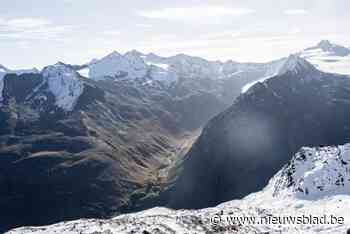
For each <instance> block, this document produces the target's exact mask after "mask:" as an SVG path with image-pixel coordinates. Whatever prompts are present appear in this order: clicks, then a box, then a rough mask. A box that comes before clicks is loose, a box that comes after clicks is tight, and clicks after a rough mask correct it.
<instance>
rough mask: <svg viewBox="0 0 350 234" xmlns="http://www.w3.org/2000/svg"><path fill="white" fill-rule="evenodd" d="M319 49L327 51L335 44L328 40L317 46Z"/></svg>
mask: <svg viewBox="0 0 350 234" xmlns="http://www.w3.org/2000/svg"><path fill="white" fill-rule="evenodd" d="M317 47H318V48H320V49H323V50H325V51H327V50H329V49H331V48H332V47H333V44H332V43H331V42H330V41H328V40H322V41H320V42H319V43H318V44H317Z"/></svg>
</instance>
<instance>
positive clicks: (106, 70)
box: [89, 52, 147, 80]
mask: <svg viewBox="0 0 350 234" xmlns="http://www.w3.org/2000/svg"><path fill="white" fill-rule="evenodd" d="M89 68H90V69H89V77H91V78H93V79H95V80H100V79H103V78H104V77H106V76H110V77H126V78H132V79H133V78H143V77H145V76H146V75H147V64H146V63H145V62H144V61H143V59H142V58H141V57H140V56H139V55H137V54H135V53H132V52H129V53H126V54H125V55H121V54H119V53H118V52H113V53H111V54H109V55H107V56H106V57H104V58H102V59H100V60H98V61H95V62H94V63H92V64H90V65H89Z"/></svg>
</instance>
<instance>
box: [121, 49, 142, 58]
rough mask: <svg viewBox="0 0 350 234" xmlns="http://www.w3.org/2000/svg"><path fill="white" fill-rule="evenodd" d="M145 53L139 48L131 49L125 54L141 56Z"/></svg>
mask: <svg viewBox="0 0 350 234" xmlns="http://www.w3.org/2000/svg"><path fill="white" fill-rule="evenodd" d="M143 55H144V54H143V53H141V52H140V51H138V50H131V51H128V52H126V53H125V54H124V56H133V57H141V56H143Z"/></svg>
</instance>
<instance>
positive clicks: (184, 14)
mask: <svg viewBox="0 0 350 234" xmlns="http://www.w3.org/2000/svg"><path fill="white" fill-rule="evenodd" d="M254 12H255V10H253V9H249V8H232V7H223V6H198V7H182V8H178V7H175V8H163V9H158V10H146V11H139V12H137V14H138V15H139V16H142V17H145V18H149V19H167V20H181V21H182V20H203V19H206V18H210V19H213V18H216V17H229V16H230V17H238V16H244V15H250V14H253V13H254Z"/></svg>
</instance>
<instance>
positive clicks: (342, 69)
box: [299, 40, 350, 75]
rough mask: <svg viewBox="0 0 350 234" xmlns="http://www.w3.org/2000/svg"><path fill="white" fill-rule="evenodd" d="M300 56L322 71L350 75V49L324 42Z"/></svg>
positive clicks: (304, 51)
mask: <svg viewBox="0 0 350 234" xmlns="http://www.w3.org/2000/svg"><path fill="white" fill-rule="evenodd" d="M299 54H300V56H301V57H302V58H305V59H307V60H308V61H309V62H310V63H312V64H313V65H315V66H316V67H317V68H318V69H320V70H322V71H326V72H331V73H339V74H344V75H350V48H347V47H345V46H341V45H337V44H334V43H332V42H330V41H328V40H323V41H321V42H319V43H318V44H317V45H316V46H313V47H310V48H307V49H305V50H303V51H301V52H300V53H299Z"/></svg>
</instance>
